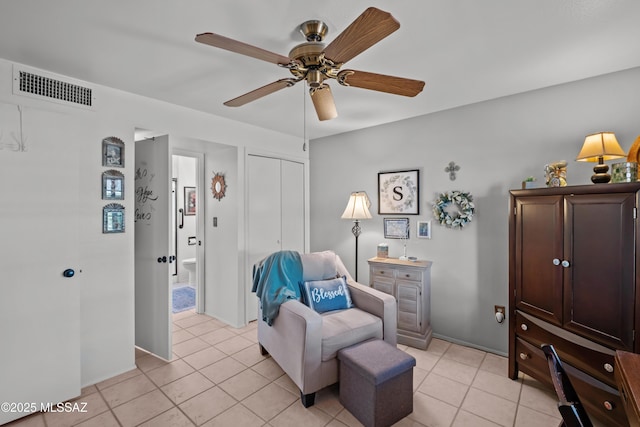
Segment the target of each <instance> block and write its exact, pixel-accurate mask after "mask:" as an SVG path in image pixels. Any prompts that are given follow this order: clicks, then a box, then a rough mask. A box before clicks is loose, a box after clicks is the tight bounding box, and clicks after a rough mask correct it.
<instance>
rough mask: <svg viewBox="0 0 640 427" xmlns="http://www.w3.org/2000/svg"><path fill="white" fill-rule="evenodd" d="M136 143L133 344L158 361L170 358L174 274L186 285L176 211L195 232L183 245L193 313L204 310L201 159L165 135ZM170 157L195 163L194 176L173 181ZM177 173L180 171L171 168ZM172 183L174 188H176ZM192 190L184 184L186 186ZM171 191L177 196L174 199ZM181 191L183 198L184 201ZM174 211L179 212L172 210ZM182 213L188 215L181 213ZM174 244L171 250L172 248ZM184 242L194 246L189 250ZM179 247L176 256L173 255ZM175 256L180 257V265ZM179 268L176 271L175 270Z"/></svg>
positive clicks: (192, 232) (202, 161) (201, 154)
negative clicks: (191, 266) (189, 259)
mask: <svg viewBox="0 0 640 427" xmlns="http://www.w3.org/2000/svg"><path fill="white" fill-rule="evenodd" d="M139 136H140V135H138V132H136V144H135V163H136V166H135V168H136V173H135V175H136V176H135V182H136V184H135V193H136V197H135V198H136V208H135V343H136V346H138V347H140V348H142V349H144V350H146V351H149V352H150V353H153V354H155V355H157V356H159V357H161V358H164V359H166V360H170V359H171V357H172V351H171V348H172V345H171V335H172V314H173V301H172V299H173V295H172V294H173V292H172V285H173V282H174V280H173V277H174V276H173V272H174V271H175V272H176V273H177V274H176V276H177V277H182V278H183V280H185V282H187V283H188V281H189V278H188V277H189V275H188V271H187V270H186V269H184V272H186V274H184V272H183V274H182V276H180V275H179V273H180V272H181V270H182V269H181V268H180V267H181V266H182V265H181V264H183V263H182V262H183V260H184V259H185V255H187V254H188V253H189V252H188V251H186V250H180V235H178V237H177V238H176V237H175V236H176V234H175V233H174V227H173V226H172V225H173V224H175V223H177V222H178V219H177V218H175V214H176V212H177V210H179V209H180V208H182V209H183V212H182V213H187V215H185V219H186V218H188V217H193V219H194V227H193V228H190V229H189V230H190V233H189V235H188V236H187V237H188V238H187V240H186V242H187V246H194V247H195V249H194V250H193V251H192V253H193V257H194V258H195V264H196V266H195V274H192V279H191V281H192V282H193V290H194V291H195V292H194V294H195V300H196V311H197V312H199V313H200V312H202V311H203V310H204V298H202V296H203V289H204V283H203V282H204V268H203V267H204V265H203V262H202V261H203V260H204V246H203V245H202V242H203V234H204V222H203V214H204V209H203V207H202V206H201V205H202V203H198V200H201V197H200V193H201V191H202V187H203V185H202V183H203V182H204V181H203V176H204V172H203V167H204V154H203V153H198V152H190V151H186V150H180V149H176V148H174V147H173V142H172V138H170V137H169V136H168V135H159V136H147V135H144V136H143V139H140V138H139ZM173 155H177V156H184V157H187V158H190V161H193V162H194V163H195V167H193V170H194V171H195V172H193V177H189V178H187V175H184V176H183V178H182V180H183V181H185V182H183V183H182V185H181V184H180V182H179V180H181V178H180V177H178V178H176V181H174V180H173V177H174V174H173V169H174V165H173ZM175 168H177V169H179V168H180V166H175ZM174 182H175V184H176V185H175V186H174ZM185 183H186V184H192V185H184V184H185ZM174 189H175V197H174V192H173V191H174ZM185 192H186V194H187V198H186V202H185ZM176 208H177V209H176ZM185 210H186V211H185ZM174 240H175V242H176V243H175V245H174V244H173V242H174ZM188 243H192V244H191V245H189V244H188ZM174 248H177V251H174ZM178 256H181V258H180V260H178ZM175 263H178V264H179V265H178V267H177V268H176V267H175V265H174V264H175Z"/></svg>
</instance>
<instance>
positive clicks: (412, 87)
mask: <svg viewBox="0 0 640 427" xmlns="http://www.w3.org/2000/svg"><path fill="white" fill-rule="evenodd" d="M338 82H339V83H340V84H343V85H345V86H355V87H360V88H363V89H371V90H377V91H379V92H387V93H392V94H394V95H403V96H416V95H417V94H419V93H420V92H422V89H423V88H424V82H423V81H421V80H411V79H405V78H404V77H395V76H385V75H384V74H376V73H367V72H365V71H355V70H342V71H340V72H339V73H338Z"/></svg>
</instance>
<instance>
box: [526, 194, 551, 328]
mask: <svg viewBox="0 0 640 427" xmlns="http://www.w3.org/2000/svg"><path fill="white" fill-rule="evenodd" d="M516 210H517V218H516V227H515V228H516V235H515V265H516V268H515V269H516V271H517V274H516V277H515V281H516V284H515V285H516V286H515V290H516V307H517V308H518V309H520V310H522V311H525V312H528V313H531V314H534V315H537V316H539V317H540V318H542V319H545V320H547V321H549V322H551V323H554V324H558V325H559V324H561V322H562V267H561V266H560V265H559V264H560V263H561V262H562V260H563V257H562V249H563V248H562V229H563V226H562V197H561V196H557V197H522V198H519V199H518V200H517V205H516ZM554 260H555V262H554Z"/></svg>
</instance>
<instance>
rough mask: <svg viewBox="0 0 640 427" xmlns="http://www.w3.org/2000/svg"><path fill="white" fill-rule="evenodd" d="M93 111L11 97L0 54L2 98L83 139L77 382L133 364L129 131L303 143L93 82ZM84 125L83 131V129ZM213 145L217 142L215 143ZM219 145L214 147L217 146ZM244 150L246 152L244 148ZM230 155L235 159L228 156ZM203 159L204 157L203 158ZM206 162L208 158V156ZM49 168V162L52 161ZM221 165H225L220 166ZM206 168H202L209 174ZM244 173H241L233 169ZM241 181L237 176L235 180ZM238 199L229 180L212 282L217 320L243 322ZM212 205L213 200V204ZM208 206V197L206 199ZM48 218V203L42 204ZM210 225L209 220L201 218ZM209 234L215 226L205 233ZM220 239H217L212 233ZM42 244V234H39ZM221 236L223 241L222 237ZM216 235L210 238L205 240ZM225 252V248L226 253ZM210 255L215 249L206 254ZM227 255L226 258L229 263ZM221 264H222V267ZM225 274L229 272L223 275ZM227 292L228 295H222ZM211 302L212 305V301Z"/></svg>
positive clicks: (293, 148) (285, 146)
mask: <svg viewBox="0 0 640 427" xmlns="http://www.w3.org/2000/svg"><path fill="white" fill-rule="evenodd" d="M93 86H94V87H95V94H96V97H97V100H98V101H97V109H96V110H95V111H86V110H83V109H79V108H75V107H68V106H61V105H59V104H55V103H52V102H48V101H40V100H33V99H31V98H27V97H23V96H16V95H13V94H12V89H11V87H12V63H10V62H8V61H5V60H3V59H0V102H3V103H8V104H15V105H25V106H33V107H36V108H42V109H49V110H53V111H64V112H65V113H68V114H70V115H71V116H72V117H73V120H76V121H77V123H78V128H79V129H81V130H80V134H79V136H78V138H80V140H81V147H82V148H81V152H80V153H79V156H80V163H81V170H80V206H81V208H80V212H79V215H80V222H79V224H78V228H79V231H80V236H81V237H80V253H81V266H80V267H81V269H82V270H83V274H82V275H81V276H80V277H78V280H81V284H80V289H81V295H80V298H81V303H80V304H81V314H80V317H81V363H82V366H81V371H82V373H81V375H82V385H83V386H84V385H89V384H93V383H96V382H98V381H100V380H103V379H105V378H109V377H112V376H114V375H116V374H119V373H121V372H124V371H127V370H129V369H132V368H133V367H134V312H133V310H134V300H133V297H134V233H133V230H134V215H133V212H134V192H133V188H134V186H133V177H134V163H135V158H134V146H133V143H134V140H133V139H134V131H135V129H136V128H142V129H153V130H156V131H159V132H163V133H167V134H169V135H174V136H183V137H189V138H193V139H196V140H199V141H206V142H201V144H202V146H203V147H204V146H206V144H207V142H211V143H212V144H213V143H218V144H224V145H226V146H228V147H229V149H231V147H233V150H232V151H234V150H237V149H238V148H241V149H242V150H244V147H254V146H256V147H260V148H263V147H268V148H269V149H270V150H272V151H274V152H278V153H283V154H291V153H296V155H300V151H301V148H300V147H301V141H300V139H299V138H294V137H291V136H288V135H284V134H280V133H277V132H273V131H268V130H264V129H260V128H257V127H252V126H247V125H245V124H242V123H239V122H234V121H231V120H227V119H223V118H220V117H216V116H211V115H208V114H205V113H202V112H198V111H194V110H189V109H187V108H182V107H178V106H175V105H171V104H167V103H164V102H160V101H157V100H153V99H149V98H144V97H141V96H137V95H134V94H131V93H126V92H122V91H118V90H114V89H110V88H106V87H101V86H95V85H93ZM85 129H86V130H85ZM107 136H116V137H118V138H120V139H122V140H123V141H124V142H125V144H126V156H127V157H126V162H125V166H126V167H125V168H124V170H123V173H124V174H125V185H126V191H125V193H126V194H125V200H124V203H123V204H124V205H125V208H126V212H128V214H127V215H126V230H127V231H126V232H125V233H123V234H117V235H104V234H102V217H101V212H102V206H103V205H104V204H105V202H104V201H103V200H101V182H100V176H101V173H102V172H103V171H104V169H105V168H103V167H102V166H101V140H102V139H103V138H104V137H107ZM50 143H51V144H56V145H57V146H58V147H60V150H65V149H66V147H67V145H66V144H65V140H52V141H50ZM214 145H215V144H214ZM216 148H219V145H216ZM242 153H244V151H242ZM232 157H233V156H232ZM207 159H209V158H207ZM233 161H234V159H232V161H231V163H230V166H228V168H229V170H233V173H237V170H236V169H237V168H238V164H241V160H240V159H235V163H233ZM207 162H209V160H207ZM53 167H55V166H53ZM225 167H226V166H225ZM210 169H211V167H210V165H209V166H207V169H206V170H207V172H210ZM239 172H240V173H242V170H240V171H239ZM238 181H241V178H238ZM242 200H244V195H243V185H242V182H233V180H231V182H230V188H229V199H223V202H228V203H229V205H232V204H233V205H235V207H234V209H233V215H232V214H231V213H229V214H228V215H229V216H230V219H229V221H226V220H225V224H228V225H229V230H230V229H231V228H233V227H235V232H231V231H230V233H229V235H228V236H222V237H221V238H220V240H217V241H216V247H217V248H220V249H219V251H220V252H221V253H222V254H221V255H220V257H219V258H217V260H218V263H219V264H221V267H220V268H219V270H224V271H225V272H224V273H222V272H221V273H220V274H221V277H223V280H220V281H219V282H217V285H216V286H217V287H218V289H219V290H220V294H221V295H223V297H222V299H221V300H220V301H219V302H218V304H219V305H220V306H222V305H224V304H225V303H228V304H227V305H224V311H223V310H222V309H221V311H220V313H219V317H220V318H223V319H228V320H229V322H230V323H232V324H241V323H242V320H239V319H242V318H243V316H242V315H239V314H238V313H243V310H244V300H242V301H239V300H238V295H241V294H242V291H243V290H244V289H242V290H241V289H239V287H240V286H242V285H241V284H242V283H244V277H243V276H244V274H246V273H245V271H244V270H245V266H244V265H243V264H242V265H241V264H240V263H239V262H238V260H239V259H244V258H243V256H242V255H241V254H242V253H243V244H244V243H243V242H244V240H243V239H244V230H243V227H241V226H240V224H243V221H244V220H243V215H244V210H243V209H241V207H239V206H240V203H241V202H240V201H242ZM214 202H215V203H218V201H217V200H216V201H214ZM208 203H209V204H211V202H210V201H209V202H208ZM41 214H42V215H46V206H43V207H42V212H41ZM207 224H208V227H209V226H210V222H208V223H207ZM205 232H206V233H207V236H211V233H212V232H213V230H211V229H210V228H207V230H205ZM217 237H218V236H217ZM43 239H44V240H45V241H46V236H43ZM225 239H229V242H227V241H226V240H225ZM210 240H212V241H213V240H214V239H210ZM227 251H231V253H227ZM207 253H208V254H210V255H215V254H216V250H211V251H208V252H207ZM229 260H230V261H229ZM224 263H226V264H224ZM227 271H229V273H227ZM227 295H232V297H229V299H228V300H225V299H224V298H226V296H227ZM214 306H215V304H214Z"/></svg>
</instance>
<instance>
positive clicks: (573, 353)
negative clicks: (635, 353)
mask: <svg viewBox="0 0 640 427" xmlns="http://www.w3.org/2000/svg"><path fill="white" fill-rule="evenodd" d="M516 334H517V336H518V337H520V338H523V339H524V340H526V341H528V342H530V343H532V344H533V345H534V346H536V347H540V346H541V345H542V344H551V345H553V346H554V347H555V349H556V352H557V353H558V355H559V356H560V359H561V360H563V361H565V362H566V363H569V364H571V365H572V366H575V367H576V368H578V369H580V370H582V371H584V372H586V373H588V374H589V375H591V376H593V377H595V378H597V379H599V380H600V381H603V382H604V383H606V384H608V385H610V386H613V387H615V384H616V382H615V377H614V369H615V359H614V358H615V352H614V351H613V350H611V349H608V348H606V347H603V346H601V345H599V344H596V343H593V342H591V341H589V340H587V339H586V338H582V337H580V336H577V335H575V334H573V333H571V332H567V331H565V330H563V329H560V328H558V327H557V326H554V325H550V324H549V323H547V322H545V321H543V320H540V319H536V318H534V317H531V316H529V315H527V314H524V313H522V312H520V311H516Z"/></svg>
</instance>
